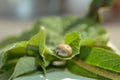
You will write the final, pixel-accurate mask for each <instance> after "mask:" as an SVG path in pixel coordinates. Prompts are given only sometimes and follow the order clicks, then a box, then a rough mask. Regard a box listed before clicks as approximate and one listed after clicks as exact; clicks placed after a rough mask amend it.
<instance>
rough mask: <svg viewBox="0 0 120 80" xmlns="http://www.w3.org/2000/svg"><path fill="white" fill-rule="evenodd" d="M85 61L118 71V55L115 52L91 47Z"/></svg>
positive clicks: (119, 67) (119, 61)
mask: <svg viewBox="0 0 120 80" xmlns="http://www.w3.org/2000/svg"><path fill="white" fill-rule="evenodd" d="M85 61H86V62H87V63H89V64H92V65H94V66H98V67H100V68H103V69H106V70H110V71H113V72H117V73H120V56H119V55H117V54H116V53H115V52H112V51H109V50H106V49H103V48H98V47H95V48H92V51H91V53H90V55H89V56H88V57H87V58H86V60H85Z"/></svg>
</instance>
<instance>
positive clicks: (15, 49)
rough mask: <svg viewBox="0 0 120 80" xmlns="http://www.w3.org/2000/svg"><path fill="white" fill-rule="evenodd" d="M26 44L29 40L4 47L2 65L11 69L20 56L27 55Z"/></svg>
mask: <svg viewBox="0 0 120 80" xmlns="http://www.w3.org/2000/svg"><path fill="white" fill-rule="evenodd" d="M26 45H27V42H20V43H15V44H13V45H10V46H8V47H6V48H4V49H3V51H2V52H1V66H3V67H5V66H6V67H7V68H8V69H9V68H11V67H12V66H13V65H15V64H16V62H17V60H18V59H19V58H21V57H23V56H25V55H26ZM11 65H12V66H11ZM8 66H9V67H8ZM10 66H11V67H10Z"/></svg>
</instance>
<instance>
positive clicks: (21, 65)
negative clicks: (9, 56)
mask: <svg viewBox="0 0 120 80" xmlns="http://www.w3.org/2000/svg"><path fill="white" fill-rule="evenodd" d="M35 70H37V66H36V59H35V58H34V57H23V58H20V59H19V60H18V62H17V64H16V66H15V69H14V72H13V74H12V76H11V77H10V79H13V78H16V77H18V76H20V75H23V74H25V73H29V72H32V71H35Z"/></svg>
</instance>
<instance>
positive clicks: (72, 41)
mask: <svg viewBox="0 0 120 80" xmlns="http://www.w3.org/2000/svg"><path fill="white" fill-rule="evenodd" d="M80 40H81V39H80V34H79V33H78V32H72V33H69V34H67V35H66V36H65V43H66V44H68V45H70V46H71V47H72V57H74V56H75V55H77V54H79V51H80Z"/></svg>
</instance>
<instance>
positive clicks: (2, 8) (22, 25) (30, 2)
mask: <svg viewBox="0 0 120 80" xmlns="http://www.w3.org/2000/svg"><path fill="white" fill-rule="evenodd" d="M91 2H92V0H0V41H2V40H4V39H5V38H6V37H7V36H10V35H20V34H21V33H22V32H23V31H25V30H29V29H31V27H32V26H33V24H34V22H35V21H36V20H37V19H39V18H41V17H44V16H64V15H72V16H79V17H84V16H85V15H86V14H87V12H88V10H89V7H90V3H91ZM101 16H102V20H103V21H102V25H103V27H105V28H106V29H107V30H108V32H109V37H110V40H111V41H112V42H113V43H114V44H115V45H116V46H117V47H118V48H119V49H120V27H119V26H120V0H114V4H113V6H112V7H110V8H108V7H107V8H104V9H102V10H101Z"/></svg>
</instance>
